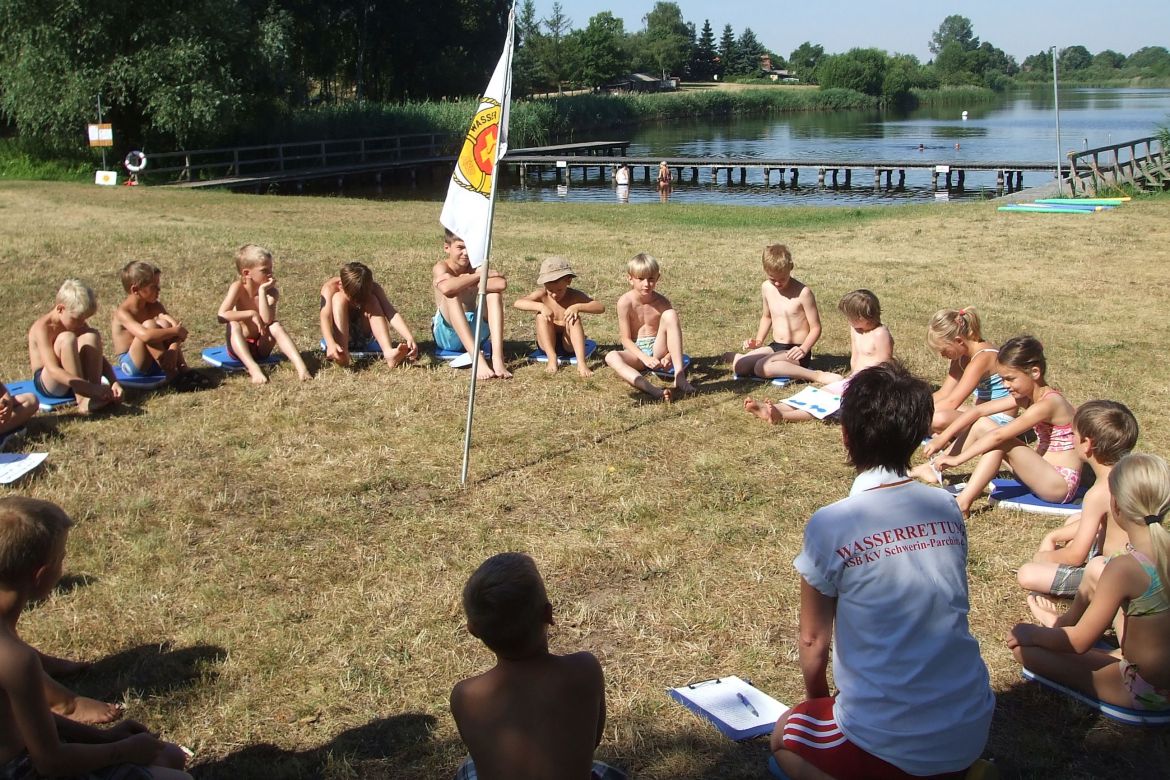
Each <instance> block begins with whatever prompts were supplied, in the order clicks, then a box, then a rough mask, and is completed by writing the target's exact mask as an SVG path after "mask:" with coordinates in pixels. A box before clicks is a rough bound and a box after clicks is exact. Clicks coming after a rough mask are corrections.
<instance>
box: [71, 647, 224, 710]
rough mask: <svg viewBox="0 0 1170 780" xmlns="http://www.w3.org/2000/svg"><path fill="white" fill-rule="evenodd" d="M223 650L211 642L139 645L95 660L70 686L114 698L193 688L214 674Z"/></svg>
mask: <svg viewBox="0 0 1170 780" xmlns="http://www.w3.org/2000/svg"><path fill="white" fill-rule="evenodd" d="M226 657H227V651H226V650H224V649H223V648H221V647H216V646H214V645H194V646H192V647H184V648H181V649H178V650H175V649H172V647H171V645H170V644H169V643H166V644H161V645H140V646H138V647H132V648H130V649H127V650H123V651H122V652H120V653H115V654H114V655H110V656H106V657H105V658H103V659H101V660H100V661H96V662H95V663H94V664H93V665H92V666H91V667H90V668H89V669H87V670H86V671H85V672H83V673H82V674H81V675H80V676H78V677H77V678H76V679H75V681H74V682H72V683H71V686H72V687H73V689H74V690H76V691H77V692H78V693H80V694H82V695H83V696H92V697H93V698H95V699H101V700H103V701H118V700H119V699H122V698H123V697H124V696H125V695H126V694H128V693H130V692H134V694H135V695H138V696H151V695H158V694H162V693H171V692H175V691H179V690H183V689H186V688H193V687H195V686H196V685H197V684H198V683H199V682H200V681H201V680H203V679H204V678H206V677H207V676H209V675H214V674H215V671H214V668H213V667H214V666H215V665H217V664H219V663H221V662H222V661H223V660H224V659H225V658H226Z"/></svg>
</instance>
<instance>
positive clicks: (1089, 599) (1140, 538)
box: [1008, 454, 1170, 711]
mask: <svg viewBox="0 0 1170 780" xmlns="http://www.w3.org/2000/svg"><path fill="white" fill-rule="evenodd" d="M1109 490H1110V492H1111V493H1112V496H1113V506H1112V513H1113V517H1114V519H1115V520H1116V521H1117V524H1118V525H1119V526H1121V528H1122V529H1123V530H1124V531H1125V532H1126V534H1127V535H1128V536H1129V546H1128V548H1127V550H1128V552H1125V553H1120V554H1118V555H1115V556H1114V557H1113V558H1111V559H1110V560H1109V562H1108V563H1107V564H1106V565H1105V570H1104V571H1103V572H1102V573H1101V578H1100V579H1099V580H1098V581H1097V583H1096V585H1095V586H1094V585H1092V584H1091V583H1090V582H1089V581H1087V580H1086V581H1085V582H1083V583H1082V584H1081V588H1080V590H1078V591H1077V597H1076V600H1075V601H1073V605H1072V607H1071V608H1070V609H1069V611H1068V612H1066V613H1064V614H1063V615H1061V616H1060V618H1059V619H1058V620H1057V621H1056V625H1055V626H1054V627H1053V628H1043V627H1041V626H1035V625H1028V624H1023V623H1021V624H1019V625H1017V626H1016V627H1015V628H1013V629H1012V635H1011V638H1009V639H1008V647H1010V648H1011V649H1012V652H1013V653H1014V654H1015V656H1016V660H1018V661H1019V662H1020V663H1021V664H1023V665H1024V666H1025V667H1026V668H1028V669H1030V670H1031V671H1033V672H1035V673H1036V674H1039V675H1040V676H1042V677H1047V678H1048V679H1050V680H1053V681H1055V682H1058V683H1060V684H1061V685H1065V686H1067V687H1069V688H1073V689H1075V690H1078V691H1080V692H1081V693H1085V694H1087V695H1089V696H1092V697H1093V698H1095V699H1098V700H1100V701H1104V702H1108V703H1109V704H1117V705H1120V706H1122V707H1131V708H1133V709H1139V710H1154V711H1166V710H1170V599H1168V598H1167V592H1166V589H1165V587H1164V585H1163V584H1164V583H1166V582H1170V567H1168V564H1170V532H1168V531H1167V530H1166V525H1165V523H1166V520H1167V517H1166V515H1167V510H1170V466H1167V465H1166V461H1164V460H1162V459H1161V458H1159V457H1157V456H1155V455H1144V454H1134V455H1126V456H1125V457H1124V458H1122V459H1121V460H1119V461H1118V462H1117V465H1116V466H1114V467H1113V471H1112V472H1111V473H1110V474H1109ZM1118 610H1121V611H1122V613H1123V618H1122V619H1123V620H1124V621H1125V622H1124V626H1123V628H1122V629H1120V630H1119V632H1118V635H1119V636H1120V637H1121V655H1122V657H1121V658H1118V657H1116V656H1114V655H1111V654H1109V653H1106V652H1104V651H1102V650H1096V649H1094V648H1093V645H1094V644H1095V643H1096V642H1097V640H1098V639H1100V638H1101V634H1102V633H1104V631H1105V629H1107V628H1108V627H1109V625H1110V623H1112V622H1113V618H1114V616H1115V615H1116V614H1117V612H1118Z"/></svg>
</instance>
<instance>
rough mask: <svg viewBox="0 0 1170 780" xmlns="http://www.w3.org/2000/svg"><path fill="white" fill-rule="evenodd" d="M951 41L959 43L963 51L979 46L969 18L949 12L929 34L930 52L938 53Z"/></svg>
mask: <svg viewBox="0 0 1170 780" xmlns="http://www.w3.org/2000/svg"><path fill="white" fill-rule="evenodd" d="M952 42H954V43H957V44H959V47H960V48H961V49H962V50H963V51H973V50H975V49H978V48H979V39H978V38H976V37H975V30H974V29H973V28H972V27H971V20H970V19H968V18H967V17H965V16H960V15H959V14H951V15H950V16H948V17H947V18H946V19H943V20H942V24H940V25H939V26H938V29H937V30H935V32H934V34H933V35H931V36H930V53H931V54H940V53H941V52H942V50H943V49H944V48H945V47H946V45H947V44H948V43H952Z"/></svg>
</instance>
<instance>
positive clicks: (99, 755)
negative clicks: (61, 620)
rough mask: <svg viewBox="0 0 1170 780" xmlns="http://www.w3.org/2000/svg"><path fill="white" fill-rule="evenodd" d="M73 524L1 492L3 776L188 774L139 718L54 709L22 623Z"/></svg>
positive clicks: (48, 582) (42, 592)
mask: <svg viewBox="0 0 1170 780" xmlns="http://www.w3.org/2000/svg"><path fill="white" fill-rule="evenodd" d="M71 525H72V521H71V520H70V519H69V516H68V515H66V514H65V513H64V512H63V511H62V510H61V508H60V507H58V506H56V505H55V504H51V503H49V502H48V501H40V500H37V499H32V498H23V497H18V496H7V497H5V498H0V694H2V695H0V777H12V778H24V777H36V776H45V777H78V776H85V777H95V778H96V777H107V778H115V777H116V778H119V779H124V780H131V779H134V778H142V779H146V778H158V780H178V779H179V778H188V780H189V778H190V776H189V775H187V774H186V773H185V772H183V771H181V770H182V769H183V766H184V764H185V757H184V755H183V753H182V750H181V749H180V748H179V747H178V746H177V745H172V744H169V743H166V742H162V741H161V740H159V739H158V737H156V736H155V735H153V734H151V733H150V732H149V731H147V730H146V728H145V727H144V726H142V725H141V724H139V723H135V722H134V721H130V720H128V721H123V722H122V723H119V724H118V725H116V726H113V727H111V728H108V729H96V728H93V727H92V726H85V725H82V724H80V723H76V722H73V721H71V720H68V719H66V718H62V717H59V716H56V715H54V714H53V713H52V712H51V711H50V708H49V702H48V699H47V698H46V697H47V695H48V693H49V692H48V691H47V686H46V679H47V678H46V676H45V672H44V669H43V668H42V665H41V657H40V655H39V654H38V653H37V651H36V650H34V649H33V648H32V647H29V646H28V645H27V644H25V642H24V640H22V639H21V638H20V636H19V634H17V631H16V626H17V622H18V621H19V619H20V616H21V613H22V612H23V611H24V608H25V606H26V605H27V604H28V603H29V602H30V601H34V600H38V599H43V598H46V597H48V595H49V594H50V593H51V592H52V590H53V587H54V586H55V585H56V584H57V580H59V579H60V577H61V570H62V562H63V560H64V558H65V544H66V539H67V537H68V534H69V527H70V526H71ZM120 765H125V766H120ZM135 765H136V766H135Z"/></svg>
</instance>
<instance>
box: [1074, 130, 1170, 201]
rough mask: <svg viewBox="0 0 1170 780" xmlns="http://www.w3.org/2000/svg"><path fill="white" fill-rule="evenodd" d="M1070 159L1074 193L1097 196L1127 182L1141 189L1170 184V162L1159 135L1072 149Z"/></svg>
mask: <svg viewBox="0 0 1170 780" xmlns="http://www.w3.org/2000/svg"><path fill="white" fill-rule="evenodd" d="M1068 162H1069V177H1068V182H1069V186H1070V188H1071V190H1072V194H1073V195H1096V194H1097V193H1098V192H1101V191H1102V190H1106V189H1110V188H1116V187H1121V186H1127V185H1128V186H1131V187H1136V188H1137V189H1141V190H1164V189H1166V188H1167V186H1170V161H1168V160H1167V159H1166V150H1165V149H1164V148H1163V147H1162V142H1161V141H1160V140H1159V139H1158V138H1155V137H1150V138H1138V139H1137V140H1134V141H1125V142H1123V143H1119V144H1113V145H1111V146H1099V147H1097V148H1096V149H1085V150H1084V151H1081V152H1069V153H1068Z"/></svg>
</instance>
